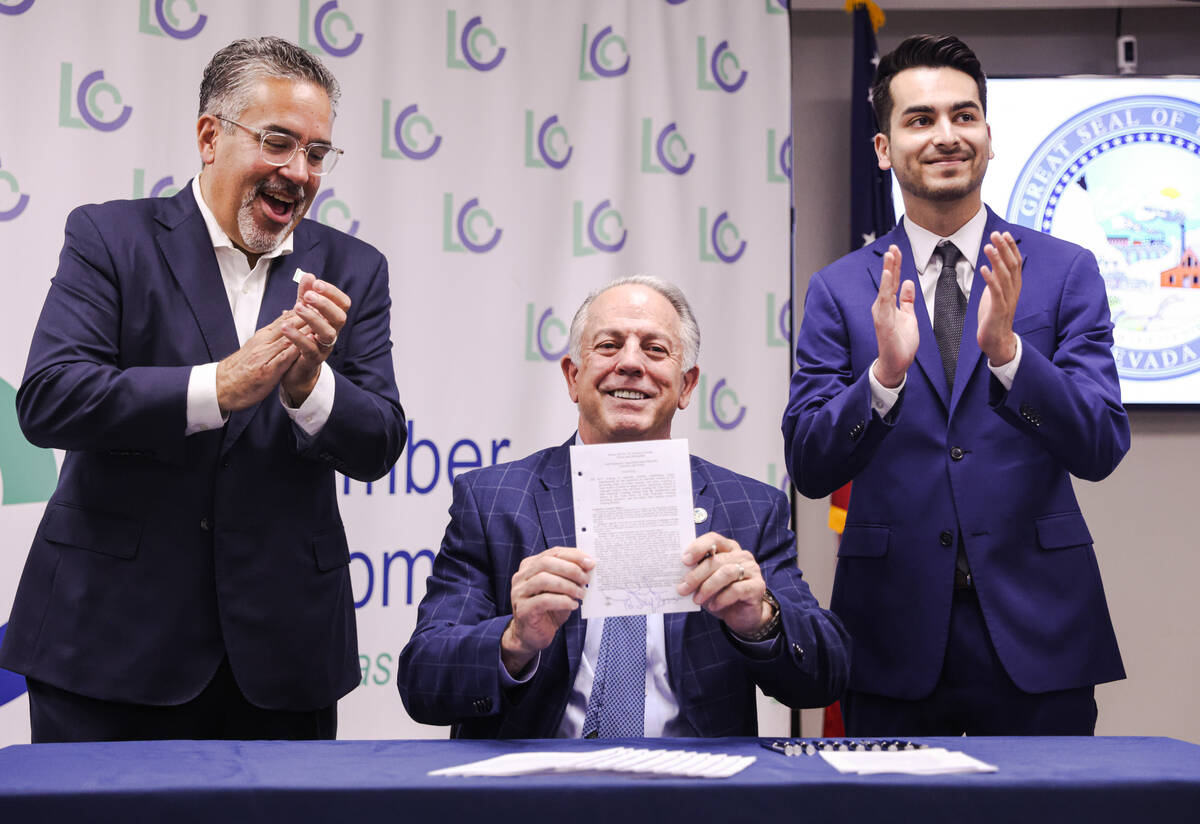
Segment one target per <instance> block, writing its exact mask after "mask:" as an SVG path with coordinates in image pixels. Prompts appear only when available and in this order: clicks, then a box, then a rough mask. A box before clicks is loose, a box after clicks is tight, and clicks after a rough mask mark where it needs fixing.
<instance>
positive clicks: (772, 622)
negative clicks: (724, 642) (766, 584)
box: [734, 589, 779, 641]
mask: <svg viewBox="0 0 1200 824" xmlns="http://www.w3.org/2000/svg"><path fill="white" fill-rule="evenodd" d="M763 600H764V601H766V602H767V603H768V604H770V605H771V617H770V618H769V619H767V623H765V624H763V626H762V629H760V630H758V631H757V632H750V633H745V634H743V633H741V632H738V633H734V634H735V635H737V637H738V638H741V639H742V640H744V641H769V640H770V639H772V638H774V637H775V636H776V635H778V634H779V599H777V598H776V597H775V596H774V595H772V594H771V590H769V589H767V590H763Z"/></svg>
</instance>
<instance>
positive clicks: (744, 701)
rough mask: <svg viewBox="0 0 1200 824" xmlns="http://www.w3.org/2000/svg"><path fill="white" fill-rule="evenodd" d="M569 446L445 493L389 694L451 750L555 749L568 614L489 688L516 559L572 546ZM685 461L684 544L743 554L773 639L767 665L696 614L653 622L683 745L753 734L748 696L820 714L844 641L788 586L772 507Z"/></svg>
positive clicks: (566, 673)
mask: <svg viewBox="0 0 1200 824" xmlns="http://www.w3.org/2000/svg"><path fill="white" fill-rule="evenodd" d="M572 443H574V438H573V437H572V438H571V440H569V441H567V443H565V444H563V445H562V446H558V447H553V448H550V449H545V450H542V451H540V452H536V453H534V454H532V455H530V456H528V457H526V458H523V459H522V460H519V461H514V462H512V463H508V464H499V465H496V466H492V467H486V468H484V469H479V470H476V471H474V472H470V473H467V474H465V475H462V476H460V477H459V478H457V479H456V480H455V483H454V499H453V502H452V503H451V506H450V524H449V526H448V527H447V528H446V535H445V537H444V538H443V540H442V546H441V550H440V552H439V554H438V557H437V560H436V561H435V562H434V566H433V573H432V575H431V576H430V577H429V579H428V582H427V584H426V593H425V597H424V598H423V599H422V601H421V605H420V609H419V612H418V617H417V627H416V629H415V630H414V632H413V635H412V638H411V639H410V640H409V642H408V644H407V646H406V647H405V648H404V651H403V652H402V653H401V656H400V664H399V672H398V678H397V682H398V686H399V689H400V694H401V697H402V698H403V699H404V705H405V707H406V708H407V709H408V712H409V714H410V715H411V716H412V717H413V718H414V719H416V720H417V721H420V722H422V723H426V724H451V725H453V727H452V730H451V735H452V736H453V737H460V738H550V737H554V736H555V734H556V731H557V729H558V725H559V722H560V720H561V718H562V714H563V710H564V708H565V707H566V704H567V699H568V697H569V695H570V690H571V685H572V683H573V682H574V680H575V674H576V670H577V668H578V665H579V659H580V653H581V650H582V648H583V637H584V632H585V629H586V622H585V621H583V620H582V619H581V618H580V617H579V614H578V612H576V613H574V614H573V615H572V616H571V618H570V619H569V620H568V621H567V623H566V624H564V625H563V627H562V628H561V629H560V630H559V632H558V635H557V636H556V637H555V639H554V641H553V642H552V643H551V645H550V646H549V647H548V648H546V649H545V650H543V651H542V654H541V660H540V661H539V663H538V665H537V670H536V672H535V674H534V676H533V678H531V679H530V681H529V682H527V683H525V684H522V685H520V686H518V687H515V688H511V689H505V688H504V687H503V686H502V685H501V679H500V668H501V664H500V636H501V635H502V634H503V632H504V629H505V627H506V626H507V625H508V621H509V617H510V615H511V614H512V602H511V597H510V586H511V581H512V576H513V574H514V573H515V572H516V570H517V567H518V565H519V564H520V563H521V560H522V559H523V558H525V557H526V556H529V555H534V554H537V553H539V552H541V551H543V550H545V549H548V548H550V547H553V546H574V545H575V524H574V515H573V506H572V498H571V482H570V454H569V446H570V444H572ZM691 461H692V490H693V496H694V498H695V506H697V507H702V508H703V509H704V510H705V512H706V513H708V518H707V519H706V520H705V521H704V522H703V523H700V524H697V525H696V533H697V535H700V534H703V533H705V532H708V531H710V530H711V531H715V532H718V533H720V534H722V535H725V536H727V537H730V538H732V539H734V540H736V541H737V542H738V543H739V544H740V545H741V546H742V547H743V548H745V549H749V550H751V551H752V552H753V553H754V554H755V557H756V558H757V560H758V563H759V566H760V567H761V568H762V570H763V575H764V577H765V578H766V581H767V586H768V587H769V588H770V590H771V592H772V593H773V594H774V595H775V597H776V598H778V600H779V603H780V608H781V615H782V619H783V620H782V633H783V637H782V638H781V639H780V644H779V645H778V647H777V648H776V654H775V655H774V656H773V657H771V658H767V659H753V658H750V657H748V656H746V655H744V654H743V653H742V652H740V651H739V649H738V647H737V646H735V643H734V641H733V640H732V638H731V637H730V635H729V634H728V631H727V630H726V629H725V627H724V625H723V624H722V623H721V622H720V621H719V620H717V619H716V618H715V617H713V616H712V615H710V614H708V613H707V612H703V611H702V612H693V613H676V614H670V615H667V616H666V618H665V630H666V654H667V663H668V670H669V675H670V681H671V687H672V689H673V691H674V693H675V697H676V700H677V701H678V703H679V707H680V710H681V712H682V714H683V716H684V718H685V719H686V720H687V722H688V723H689V724H690V725H691V727H692V728H693V729H694V730H695V732H696V735H698V736H730V735H742V736H745V735H755V734H756V733H757V727H758V725H757V713H756V710H755V699H754V685H755V684H757V685H758V686H760V687H761V688H762V689H763V691H764V692H766V693H767V694H768V695H771V696H773V697H775V698H777V699H778V700H779V701H781V702H783V703H784V704H787V705H789V706H792V707H803V706H824V705H826V704H829V703H831V702H833V701H834V700H836V699H837V698H838V696H839V695H840V694H841V692H842V689H843V688H844V686H845V684H846V680H847V676H848V669H849V657H850V656H849V653H850V641H849V636H848V635H847V634H846V632H845V630H844V629H843V628H842V624H841V622H840V621H839V620H838V619H837V618H836V617H835V616H834V615H833V614H832V613H830V612H828V611H826V610H823V609H821V608H820V606H819V605H818V603H817V601H816V599H815V598H814V597H813V595H812V593H811V592H810V591H809V588H808V585H807V584H806V583H805V582H804V580H803V579H802V577H801V572H800V570H799V569H798V568H797V566H796V552H795V536H794V535H793V533H792V531H791V529H789V528H788V507H787V499H786V498H785V497H784V495H783V494H782V493H781V492H779V491H778V490H776V489H774V488H772V487H770V486H768V485H767V484H764V483H761V482H759V481H755V480H752V479H750V478H747V477H744V476H742V475H737V474H735V473H733V472H730V471H729V470H726V469H722V468H721V467H719V466H716V465H715V464H712V463H709V462H708V461H705V460H703V459H701V458H697V457H695V456H692V459H691Z"/></svg>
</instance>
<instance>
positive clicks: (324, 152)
mask: <svg viewBox="0 0 1200 824" xmlns="http://www.w3.org/2000/svg"><path fill="white" fill-rule="evenodd" d="M214 116H215V117H216V118H217V120H224V121H225V122H226V123H232V124H233V125H234V126H241V127H242V128H243V129H245V130H246V131H248V132H250V133H251V134H252V135H254V136H255V137H257V138H258V150H259V154H261V155H262V159H263V160H264V161H266V162H267V163H270V164H271V165H272V166H286V165H288V164H289V163H291V162H292V158H293V157H295V156H296V152H299V151H303V152H304V156H305V159H306V160H307V161H308V173H309V174H311V175H316V176H318V177H320V176H321V175H327V174H329V173H330V172H332V171H333V167H334V166H336V165H337V161H338V158H339V157H340V156H341V155H343V154H345V152H343V151H342V150H341V149H335V148H334V147H333V146H330V145H329V144H328V143H309V144H308V145H307V146H301V145H300V141H299V140H297V139H296V138H294V137H292V136H291V135H290V134H284V133H282V132H268V131H266V130H264V129H256V128H254V127H253V126H247V125H246V124H245V123H238V122H237V121H236V120H231V119H230V118H228V117H221V115H219V114H218V115H214Z"/></svg>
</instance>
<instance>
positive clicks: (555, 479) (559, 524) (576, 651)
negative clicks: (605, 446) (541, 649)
mask: <svg viewBox="0 0 1200 824" xmlns="http://www.w3.org/2000/svg"><path fill="white" fill-rule="evenodd" d="M573 443H575V437H574V436H571V438H570V439H569V440H568V441H567V442H566V443H564V444H563V445H562V446H560V447H558V448H557V449H555V450H554V451H553V452H551V453H550V457H549V458H548V459H547V461H546V463H545V464H544V466H543V469H542V471H541V473H540V475H539V477H538V482H540V484H541V487H542V488H541V489H540V490H538V491H536V492H535V493H534V496H533V500H534V504H535V505H536V506H537V511H538V521H539V523H540V524H541V527H542V537H543V538H544V539H545V545H544V546H539V547H532V548H531V549H532V551H533V552H541V551H542V550H544V549H549V548H550V547H552V546H575V502H574V499H573V498H572V495H571V452H570V447H571V444H573ZM586 632H587V621H584V620H583V619H582V618H581V617H580V611H579V610H575V611H574V612H572V613H571V617H570V618H568V619H567V622H566V623H565V624H563V628H562V634H563V638H564V639H565V641H566V653H567V671H568V680H567V683H568V684H573V683H575V673H576V672H577V671H578V669H579V659H580V658H581V657H582V655H583V639H584V634H585V633H586ZM556 646H557V645H553V644H552V645H551V647H550V650H551V655H553V650H554V649H555V648H556ZM547 663H548V664H551V665H552V662H547Z"/></svg>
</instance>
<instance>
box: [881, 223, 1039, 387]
mask: <svg viewBox="0 0 1200 824" xmlns="http://www.w3.org/2000/svg"><path fill="white" fill-rule="evenodd" d="M989 240H990V241H991V242H990V243H988V244H987V245H985V246H984V247H983V253H984V254H985V255H987V259H988V263H989V264H990V265H988V264H984V265H983V266H981V267H980V268H979V274H980V276H982V277H983V280H984V282H985V283H986V287H985V288H984V291H983V294H982V295H980V298H979V325H978V332H977V333H976V340H978V342H979V348H980V350H982V352H983V353H984V354H985V355H987V357H988V360H989V361H990V362H991V364H992V365H993V366H1003V365H1004V364H1006V363H1008V362H1009V361H1010V360H1012V359H1013V358H1014V357H1015V356H1016V352H1017V339H1016V335H1015V334H1014V333H1013V328H1012V324H1013V316H1014V315H1015V314H1016V310H1017V299H1018V298H1019V297H1020V295H1021V253H1020V251H1019V250H1018V249H1017V242H1016V241H1015V240H1013V236H1012V235H1011V234H1009V233H1008V232H1004V233H1003V234H1001V233H1000V232H992V234H991V237H990V238H989ZM901 257H902V255H901V253H900V249H899V247H897V246H896V245H895V244H893V245H891V246H889V247H888V250H887V251H886V252H885V253H884V255H883V274H882V275H881V276H880V278H879V295H878V296H877V297H876V298H875V302H874V303H873V304H872V305H871V316H872V318H873V319H874V321H875V338H876V341H877V343H878V345H879V358H878V360H876V361H875V364H874V366H873V370H874V374H875V379H876V380H877V381H879V382H880V384H882V385H883V386H885V387H888V388H889V389H894V388H896V387H898V386H899V385H900V383H901V382H902V381H903V380H904V375H905V373H907V372H908V367H909V366H911V365H912V362H913V358H915V357H916V355H917V346H918V344H919V343H920V337H919V334H918V332H917V316H916V313H915V311H914V309H913V300H914V299H915V298H916V286H915V284H914V282H913V281H911V280H906V281H903V284H901V280H900V260H901ZM897 291H898V292H899V302H897V298H896V293H897Z"/></svg>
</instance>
